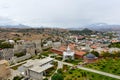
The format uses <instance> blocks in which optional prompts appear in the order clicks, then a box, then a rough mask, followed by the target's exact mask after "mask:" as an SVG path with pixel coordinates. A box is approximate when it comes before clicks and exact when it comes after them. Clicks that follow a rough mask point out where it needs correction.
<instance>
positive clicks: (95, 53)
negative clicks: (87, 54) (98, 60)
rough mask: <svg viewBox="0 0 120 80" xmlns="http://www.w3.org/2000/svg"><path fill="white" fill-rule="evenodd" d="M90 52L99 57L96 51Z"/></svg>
mask: <svg viewBox="0 0 120 80" xmlns="http://www.w3.org/2000/svg"><path fill="white" fill-rule="evenodd" d="M91 53H92V54H94V55H95V56H96V57H99V56H100V55H99V53H98V52H97V51H92V52H91Z"/></svg>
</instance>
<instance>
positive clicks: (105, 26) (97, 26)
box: [85, 23, 120, 31]
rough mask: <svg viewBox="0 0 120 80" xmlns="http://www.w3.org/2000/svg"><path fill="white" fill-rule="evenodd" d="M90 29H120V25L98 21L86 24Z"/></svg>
mask: <svg viewBox="0 0 120 80" xmlns="http://www.w3.org/2000/svg"><path fill="white" fill-rule="evenodd" d="M85 27H86V28H88V29H91V30H97V31H120V25H116V24H112V25H110V24H106V23H96V24H91V25H87V26H85Z"/></svg>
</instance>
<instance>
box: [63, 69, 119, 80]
mask: <svg viewBox="0 0 120 80" xmlns="http://www.w3.org/2000/svg"><path fill="white" fill-rule="evenodd" d="M63 74H64V80H118V79H115V78H111V77H107V76H103V75H99V74H96V73H92V72H87V71H84V70H80V69H71V70H68V71H66V72H64V73H63Z"/></svg>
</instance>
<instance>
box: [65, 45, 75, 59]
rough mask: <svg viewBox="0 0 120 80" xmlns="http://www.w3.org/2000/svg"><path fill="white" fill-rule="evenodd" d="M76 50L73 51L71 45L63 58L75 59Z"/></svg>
mask: <svg viewBox="0 0 120 80" xmlns="http://www.w3.org/2000/svg"><path fill="white" fill-rule="evenodd" d="M74 54H75V52H73V51H71V49H70V47H69V46H68V47H67V50H66V51H65V52H63V60H66V59H68V58H71V59H74Z"/></svg>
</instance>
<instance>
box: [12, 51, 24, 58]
mask: <svg viewBox="0 0 120 80" xmlns="http://www.w3.org/2000/svg"><path fill="white" fill-rule="evenodd" d="M24 55H26V53H25V52H20V53H15V54H14V56H16V57H22V56H24Z"/></svg>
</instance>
